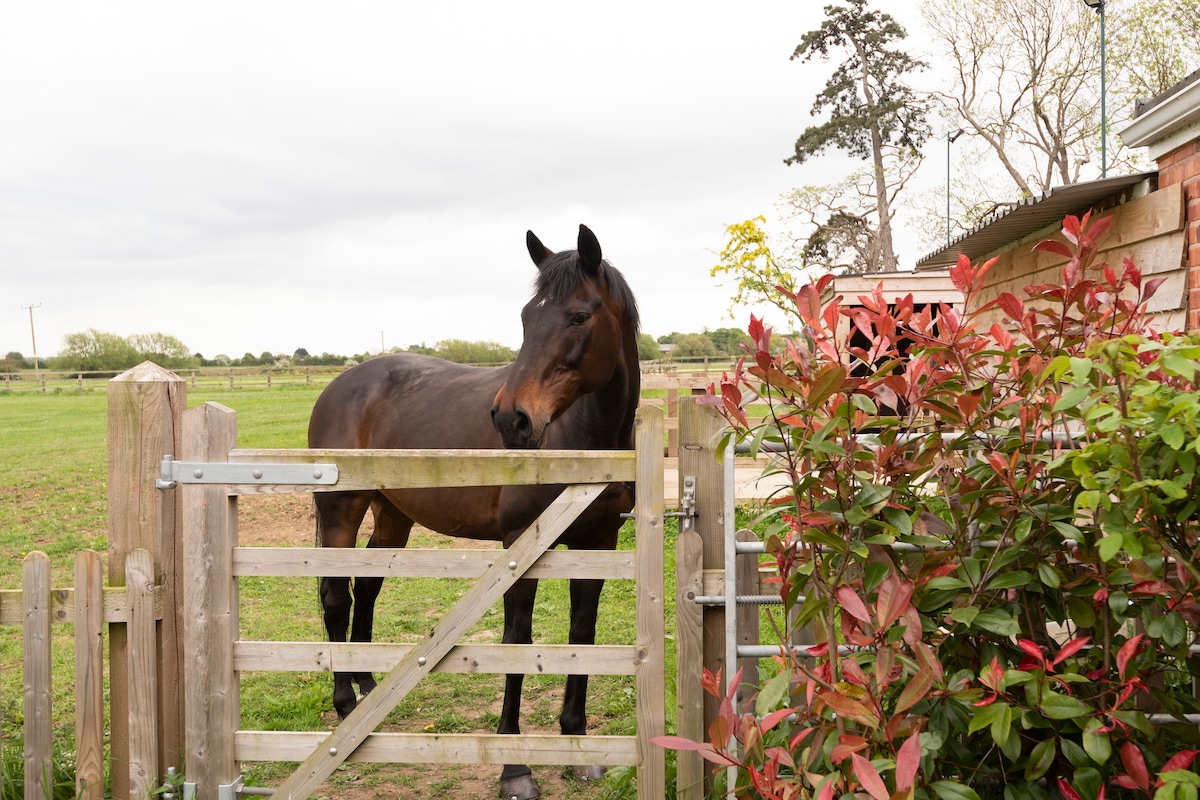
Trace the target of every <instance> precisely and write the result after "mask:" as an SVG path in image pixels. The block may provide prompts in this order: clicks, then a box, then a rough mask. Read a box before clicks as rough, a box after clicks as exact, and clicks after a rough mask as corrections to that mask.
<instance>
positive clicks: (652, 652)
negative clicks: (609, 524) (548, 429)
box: [634, 407, 666, 800]
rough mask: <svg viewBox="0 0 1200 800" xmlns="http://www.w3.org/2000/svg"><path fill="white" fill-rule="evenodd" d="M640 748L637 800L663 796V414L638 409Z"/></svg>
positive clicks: (637, 693)
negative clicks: (660, 742)
mask: <svg viewBox="0 0 1200 800" xmlns="http://www.w3.org/2000/svg"><path fill="white" fill-rule="evenodd" d="M636 438H637V489H636V492H637V502H636V503H635V505H634V508H635V509H636V511H635V515H636V519H637V536H636V537H635V541H636V547H637V581H636V584H637V589H636V591H637V611H636V614H637V654H638V662H639V663H638V669H637V677H636V678H635V680H636V682H637V691H636V695H635V696H636V697H637V747H638V762H639V763H638V800H651V798H661V797H663V794H664V788H665V781H666V753H665V752H664V751H663V749H662V748H661V747H659V746H658V745H654V744H651V743H650V740H651V739H652V738H654V737H655V736H662V735H663V734H664V733H666V708H665V706H666V704H665V702H664V700H663V698H664V695H665V694H666V692H665V691H664V689H663V687H664V685H665V682H666V644H665V641H666V630H665V627H664V626H665V620H664V614H665V608H666V598H665V597H664V596H663V595H664V594H665V592H666V589H665V585H664V584H665V581H664V574H663V573H664V571H665V569H666V566H665V563H664V562H665V559H664V553H663V511H664V509H663V415H662V411H661V410H659V409H657V408H653V407H646V408H639V409H638V412H637V436H636Z"/></svg>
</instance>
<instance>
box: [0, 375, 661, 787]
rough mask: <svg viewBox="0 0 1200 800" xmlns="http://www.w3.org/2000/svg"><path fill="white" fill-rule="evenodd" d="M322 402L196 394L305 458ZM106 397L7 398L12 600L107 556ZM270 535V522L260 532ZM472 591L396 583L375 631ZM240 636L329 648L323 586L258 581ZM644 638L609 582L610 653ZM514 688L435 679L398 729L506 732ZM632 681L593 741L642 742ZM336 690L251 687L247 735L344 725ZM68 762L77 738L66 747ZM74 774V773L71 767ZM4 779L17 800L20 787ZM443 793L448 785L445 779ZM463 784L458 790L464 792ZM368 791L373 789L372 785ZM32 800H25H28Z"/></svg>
mask: <svg viewBox="0 0 1200 800" xmlns="http://www.w3.org/2000/svg"><path fill="white" fill-rule="evenodd" d="M319 391H320V389H319V388H318V387H311V388H308V387H303V386H298V387H287V388H285V389H276V390H274V391H271V392H266V391H219V390H217V391H200V392H195V393H189V397H188V405H189V406H195V405H197V404H198V403H201V402H204V401H208V400H215V401H218V402H220V403H222V404H224V405H226V406H228V407H230V408H232V409H234V410H235V411H237V412H238V431H239V442H238V443H239V446H241V447H248V448H281V447H285V448H291V447H303V446H305V439H306V430H307V424H308V416H309V412H310V411H311V408H312V405H313V403H314V402H315V400H316V398H317V395H318V394H319ZM106 413H107V412H106V397H105V394H104V393H103V392H85V393H83V394H73V393H62V394H49V395H18V394H12V395H0V439H2V441H3V445H4V446H3V453H4V457H3V459H0V496H2V497H3V502H2V503H0V588H2V589H17V588H19V587H20V580H21V565H22V559H23V558H24V556H25V555H26V554H27V553H28V552H30V551H32V550H41V551H43V552H45V553H47V554H48V555H49V556H50V558H51V561H52V565H53V570H54V585H55V586H63V587H65V586H70V585H71V584H72V582H73V578H72V569H73V556H74V554H75V553H76V552H78V551H79V550H82V549H85V548H92V549H95V550H98V551H100V552H101V553H103V552H104V551H105V549H106V547H107V531H106V526H107V498H106V470H107V452H106V441H105V438H106V435H107V427H106ZM242 513H243V515H246V514H260V515H261V514H268V515H269V514H270V511H269V510H267V511H263V510H260V509H258V508H257V507H256V506H255V505H254V504H253V499H247V500H244V501H243V512H242ZM256 522H257V523H259V524H261V522H262V520H256ZM673 531H674V527H673V526H671V527H670V528H669V530H668V543H667V559H668V569H667V576H668V587H667V598H668V607H667V631H668V646H667V659H668V664H667V675H668V687H667V692H668V697H667V708H668V709H671V708H673V707H674V701H673V697H674V692H673V686H672V685H671V684H673V682H674V681H673V675H674V648H673V646H672V644H671V638H672V634H673V622H674V609H673V604H672V603H671V602H670V600H671V598H673V596H674V586H673V583H674V582H673V580H672V576H673V574H674V565H673V562H674V558H673V554H674V535H673ZM632 537H633V533H632V524H629V525H626V528H625V529H624V530H623V531H622V539H621V546H622V547H626V548H628V547H632ZM293 538H294V539H295V540H296V544H299V545H307V544H308V543H310V542H311V541H312V531H311V529H308V530H306V531H297V532H296V533H295V536H294V537H293ZM415 546H420V547H431V546H435V547H454V546H455V543H454V541H453V540H450V539H448V538H446V537H440V536H433V535H429V536H426V537H422V538H421V541H419V542H415ZM465 589H466V584H465V583H464V582H461V581H432V580H423V581H416V580H412V581H404V582H400V581H389V582H388V583H387V584H385V586H384V591H383V594H382V595H381V597H380V601H379V605H378V609H377V614H376V625H375V638H376V640H379V641H415V640H416V639H417V638H418V637H420V636H421V635H422V633H423V632H424V631H426V630H427V629H428V625H429V621H430V619H431V618H433V617H435V616H436V615H437V614H439V613H440V611H441V610H443V609H446V608H448V607H449V606H450V605H452V604H453V602H454V601H455V600H456V599H457V598H458V597H459V596H460V595H461V594H462V592H464V591H465ZM568 606H569V600H568V595H567V582H566V581H562V580H553V581H551V580H545V581H542V583H541V585H540V588H539V595H538V606H537V610H536V613H535V619H534V635H535V639H536V640H538V641H542V642H550V643H558V642H566V640H567V609H568ZM502 617H503V614H502V610H501V608H500V606H499V605H497V606H496V607H495V608H493V609H491V610H490V611H489V612H488V613H487V615H485V617H484V619H483V620H482V621H481V623H480V624H479V625H477V626H476V627H475V629H473V630H472V631H471V633H470V634H469V637H468V638H473V639H475V640H477V641H487V640H489V639H490V638H493V637H494V638H495V639H496V640H498V639H499V636H500V632H501V620H502ZM241 628H242V636H243V638H247V639H274V640H279V641H286V640H291V639H296V640H314V639H315V640H321V639H324V629H323V626H322V624H321V612H320V607H319V603H318V600H317V594H316V586H315V581H313V580H312V579H284V578H255V579H244V580H243V581H242V582H241ZM633 631H634V602H633V586H632V584H630V582H628V581H610V582H609V584H608V585H607V586H606V588H605V592H604V596H603V599H602V605H601V610H600V625H599V629H598V632H597V641H598V642H600V643H630V642H632V640H633ZM71 634H72V631H71V628H70V626H68V625H56V626H55V632H54V635H55V640H56V653H55V659H54V702H55V721H56V728H58V729H60V730H62V731H64V734H63V736H64V737H69V736H70V735H71V734H70V731H72V730H73V723H72V719H73V716H72V715H73V713H74V700H73V691H72V688H73V687H72V685H71V682H72V680H73V654H72V651H71V647H72V645H71V639H70V636H71ZM20 664H21V631H20V628H19V627H18V626H5V627H2V628H0V718H2V719H3V723H2V724H0V737H2V739H0V750H2V752H3V755H4V756H5V757H4V759H3V761H4V764H5V765H8V764H10V763H12V764H14V765H15V766H16V767H17V768H18V772H19V765H20V758H19V757H17V758H15V759H14V758H13V755H14V753H13V750H14V748H16V751H17V755H18V756H19V751H20V747H21V744H20V743H21V738H20V737H21V718H22V694H21V692H22V678H21V670H20ZM502 680H503V677H502V676H466V675H446V676H441V675H437V676H430V678H428V679H426V680H425V681H423V682H422V683H421V684H420V686H419V687H418V689H417V690H416V691H414V692H413V693H412V694H411V695H410V696H409V697H407V698H406V699H405V700H404V702H402V703H401V704H400V706H399V707H398V708H397V709H396V710H395V711H394V712H392V714H391V715H390V716H389V718H388V720H387V721H386V722H385V728H388V729H392V730H406V731H420V730H428V731H438V732H467V731H486V730H493V729H494V727H495V724H496V721H497V718H496V711H497V709H498V707H499V703H498V701H499V697H500V695H501V692H502V688H503V687H502ZM562 680H563V679H562V677H561V676H553V675H535V676H530V677H528V678H527V679H526V682H525V694H524V698H525V699H524V704H523V725H524V726H525V728H524V729H526V730H533V729H545V730H547V731H556V730H557V713H558V705H559V703H560V702H561V687H562ZM632 686H633V684H632V679H631V678H620V677H605V676H601V677H596V678H593V680H592V688H591V691H590V693H589V707H588V711H589V715H590V717H591V718H592V723H591V725H590V726H589V732H592V733H609V734H626V733H631V732H632V731H633V708H634V704H633V700H634V698H633V688H632ZM331 693H332V677H331V676H330V675H328V674H326V673H317V672H314V673H247V674H245V675H244V676H243V685H242V727H243V728H246V729H277V730H320V729H326V728H328V727H330V726H331V725H332V723H333V719H332V713H331V712H332V703H331ZM59 748H60V750H61V752H62V760H63V761H68V760H69V755H70V748H71V744H70V742H69V738H64V741H63V742H61V743H60V744H59ZM68 767H69V765H68ZM247 767H248V768H247V770H246V775H245V777H246V781H247V784H248V785H272V784H274V783H277V782H278V780H279V779H281V777H282V776H283V775H284V774H285V769H286V765H247ZM338 775H339V776H340V779H342V780H352V781H355V782H358V784H359V785H369V784H370V782H371V781H384V780H391V781H396V780H399V781H401V782H403V781H404V780H409V779H413V778H412V776H411V775H408V776H407V777H406V776H405V775H399V776H398V775H397V774H396V773H395V772H388V771H387V770H383V771H381V770H380V768H378V767H373V766H371V765H357V766H348V767H345V768H344V769H343V770H340V771H339V773H338ZM13 777H14V776H13V775H12V774H11V773H10V767H8V766H5V778H6V779H8V780H6V781H5V783H6V786H4V787H0V798H7V796H8V794H7V791H8V789H9V788H10V787H11V785H12V781H11V779H12V778H13ZM438 780H441V781H445V780H447V779H446V778H444V777H442V778H439V779H438ZM450 780H451V783H452V782H453V779H452V778H451V779H450ZM364 782H365V783H364ZM609 783H610V789H612V792H610V793H614V792H615V793H616V795H617V796H621V795H623V794H624V793H625V792H627V791H628V786H627V785H626V784H622V783H621V782H620V781H610V782H609ZM596 788H597V787H582V786H581V787H577V788H571V789H570V790H569V791H570V792H571V794H570V795H568V796H571V797H573V796H575V794H574V793H575V792H576V791H579V792H580V794H579V796H580V797H584V796H586V797H590V798H597V797H600V796H603V795H597V794H596V791H595V789H596ZM16 796H19V795H16Z"/></svg>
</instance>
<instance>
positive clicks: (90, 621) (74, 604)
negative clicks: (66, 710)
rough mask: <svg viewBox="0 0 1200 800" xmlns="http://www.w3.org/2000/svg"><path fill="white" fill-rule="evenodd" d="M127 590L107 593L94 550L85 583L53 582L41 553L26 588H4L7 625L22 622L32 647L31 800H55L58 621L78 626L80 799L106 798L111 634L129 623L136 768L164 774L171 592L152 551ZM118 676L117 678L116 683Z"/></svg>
mask: <svg viewBox="0 0 1200 800" xmlns="http://www.w3.org/2000/svg"><path fill="white" fill-rule="evenodd" d="M125 578H126V585H125V586H122V587H107V586H105V585H104V577H103V572H102V569H101V562H100V554H99V553H97V552H95V551H94V550H84V551H83V552H81V553H78V554H77V555H76V557H75V585H74V586H73V587H71V588H67V589H55V588H52V587H51V584H50V559H49V557H47V556H46V554H45V553H42V552H40V551H34V552H32V553H29V554H28V555H26V556H25V559H24V564H23V569H22V577H21V588H20V589H5V590H0V624H3V625H20V626H22V629H23V642H24V652H25V656H24V662H23V664H24V665H23V669H24V687H25V689H24V718H25V730H24V734H25V743H24V744H25V787H24V788H25V798H26V799H27V800H33V798H38V800H41V799H42V798H46V797H50V796H51V791H52V789H53V787H52V786H50V785H49V784H50V782H51V781H52V776H53V768H52V765H51V759H52V756H53V751H52V734H53V729H54V719H53V710H52V708H51V698H52V692H51V677H50V676H51V668H50V666H51V660H52V653H51V648H52V644H53V640H54V638H55V637H54V636H53V632H52V626H53V625H54V623H69V624H72V625H74V626H75V760H76V765H75V766H76V777H75V792H76V796H77V797H79V798H82V799H83V800H100V798H102V797H104V791H105V782H104V740H105V724H104V705H103V701H104V671H103V670H104V667H103V664H104V632H105V629H106V628H107V626H108V625H111V624H121V625H123V626H124V627H125V629H126V631H127V635H128V644H127V648H128V649H127V654H128V658H127V662H126V663H127V668H126V670H125V673H126V674H125V676H124V681H123V682H124V685H125V686H126V688H127V692H128V697H129V698H130V706H129V728H128V730H129V742H128V743H129V758H130V764H131V768H132V769H135V770H137V771H139V772H141V773H142V774H144V775H145V776H146V777H147V779H148V780H149V781H151V782H153V781H155V780H156V776H157V774H158V766H157V765H158V736H157V732H156V730H155V724H154V720H155V717H156V713H157V712H156V709H155V705H156V703H157V699H156V695H157V691H156V686H157V678H158V668H157V661H158V659H157V656H156V643H155V628H156V626H157V621H158V619H159V616H160V608H161V592H160V587H158V586H157V585H156V584H155V580H154V562H153V560H152V559H151V556H150V553H149V552H148V551H147V550H145V549H141V548H139V549H136V550H133V551H131V552H130V553H129V556H128V558H127V559H126V562H125ZM112 679H113V676H111V675H110V680H112Z"/></svg>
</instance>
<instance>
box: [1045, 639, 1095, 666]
mask: <svg viewBox="0 0 1200 800" xmlns="http://www.w3.org/2000/svg"><path fill="white" fill-rule="evenodd" d="M1091 640H1092V637H1090V636H1078V637H1076V638H1074V639H1072V640H1071V641H1069V642H1067V643H1066V644H1064V645H1063V647H1062V649H1061V650H1059V651H1058V655H1056V656H1055V657H1054V663H1055V664H1061V663H1062V662H1063V661H1065V660H1067V659H1068V658H1070V657H1071V656H1073V655H1075V654H1076V653H1078V652H1079V651H1080V650H1082V649H1083V648H1084V647H1086V646H1087V643H1088V642H1090V641H1091Z"/></svg>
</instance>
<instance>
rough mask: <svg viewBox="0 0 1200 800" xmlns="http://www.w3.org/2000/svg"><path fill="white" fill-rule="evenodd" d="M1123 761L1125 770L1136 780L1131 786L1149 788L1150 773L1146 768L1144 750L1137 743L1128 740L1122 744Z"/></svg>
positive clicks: (1142, 788) (1143, 789) (1144, 789)
mask: <svg viewBox="0 0 1200 800" xmlns="http://www.w3.org/2000/svg"><path fill="white" fill-rule="evenodd" d="M1121 763H1122V764H1123V765H1124V766H1125V772H1126V773H1127V774H1128V776H1129V777H1130V778H1131V779H1132V780H1133V782H1134V786H1131V787H1129V788H1138V789H1141V790H1142V791H1147V790H1149V788H1150V773H1149V772H1148V771H1147V770H1146V759H1144V758H1142V751H1141V750H1139V749H1138V746H1137V745H1136V744H1134V743H1133V742H1126V743H1125V744H1123V745H1121Z"/></svg>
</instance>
